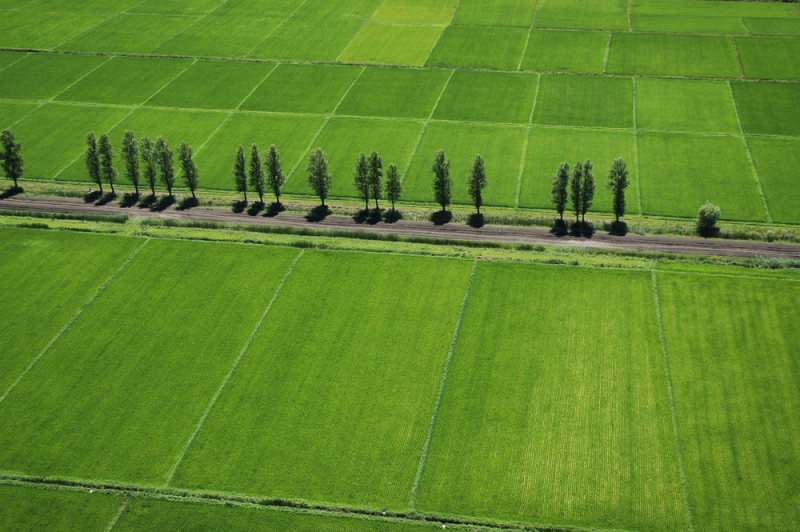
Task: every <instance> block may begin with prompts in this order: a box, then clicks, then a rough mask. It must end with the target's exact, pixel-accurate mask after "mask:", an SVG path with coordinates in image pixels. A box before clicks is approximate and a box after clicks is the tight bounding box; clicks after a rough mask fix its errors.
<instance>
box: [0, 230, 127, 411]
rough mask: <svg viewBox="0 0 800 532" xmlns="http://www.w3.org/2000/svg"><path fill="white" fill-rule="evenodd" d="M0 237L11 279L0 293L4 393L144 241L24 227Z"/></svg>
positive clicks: (1, 266)
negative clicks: (3, 317)
mask: <svg viewBox="0 0 800 532" xmlns="http://www.w3.org/2000/svg"><path fill="white" fill-rule="evenodd" d="M0 235H1V236H2V238H0V276H2V278H3V279H6V280H7V282H6V285H5V288H4V289H3V290H2V291H0V313H2V315H3V316H5V319H4V320H3V321H4V324H3V334H0V352H2V353H3V356H2V357H0V395H3V394H4V393H5V392H6V390H7V389H8V387H9V386H10V385H11V384H12V383H13V382H14V381H15V380H16V379H17V378H18V377H19V376H20V375H21V374H22V372H23V371H24V369H25V368H26V367H27V366H28V364H29V363H31V362H32V361H33V360H34V359H35V358H36V356H37V355H39V353H40V352H41V351H42V349H44V348H45V347H46V346H47V344H48V343H49V342H50V340H51V339H52V338H53V337H54V336H55V335H56V334H57V333H58V331H60V330H61V328H62V327H63V326H64V325H66V324H67V322H68V321H69V320H70V319H71V318H72V317H73V316H74V315H75V313H76V312H78V310H79V309H80V308H81V306H83V305H84V304H85V303H87V302H88V301H89V299H90V298H91V297H92V296H93V295H94V293H95V291H96V290H97V289H98V288H100V286H101V285H102V284H103V282H104V281H105V279H107V278H109V277H110V276H111V275H112V274H113V273H114V271H115V270H116V269H117V268H118V267H119V266H120V265H122V263H123V262H124V261H125V259H126V258H127V257H128V256H129V255H130V254H131V253H133V251H134V250H135V249H136V247H137V246H138V245H139V244H140V243H141V242H138V241H136V240H133V239H130V238H119V237H108V236H99V235H82V234H78V233H63V234H62V233H51V232H48V231H37V230H23V229H3V230H0ZM76 249H80V250H81V251H80V253H75V252H74V251H75V250H76ZM78 272H80V275H76V274H77V273H78ZM67 279H69V280H70V281H69V282H67V281H66V280H67ZM53 294H58V297H57V298H54V297H53Z"/></svg>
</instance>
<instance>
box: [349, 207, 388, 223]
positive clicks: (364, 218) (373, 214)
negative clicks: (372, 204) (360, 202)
mask: <svg viewBox="0 0 800 532" xmlns="http://www.w3.org/2000/svg"><path fill="white" fill-rule="evenodd" d="M382 219H383V211H382V210H380V209H361V210H360V211H358V213H357V214H356V215H355V216H353V221H354V222H356V223H358V224H369V225H375V224H377V223H379V222H380V221H381V220H382Z"/></svg>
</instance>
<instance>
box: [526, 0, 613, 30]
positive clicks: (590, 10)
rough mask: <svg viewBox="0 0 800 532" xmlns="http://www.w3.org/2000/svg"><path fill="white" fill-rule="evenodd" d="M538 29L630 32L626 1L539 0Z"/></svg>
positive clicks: (535, 25)
mask: <svg viewBox="0 0 800 532" xmlns="http://www.w3.org/2000/svg"><path fill="white" fill-rule="evenodd" d="M537 9H538V12H537V14H536V22H535V23H534V27H536V28H579V29H587V30H619V31H627V30H628V15H627V0H592V1H590V2H586V1H584V0H539V6H538V8H537Z"/></svg>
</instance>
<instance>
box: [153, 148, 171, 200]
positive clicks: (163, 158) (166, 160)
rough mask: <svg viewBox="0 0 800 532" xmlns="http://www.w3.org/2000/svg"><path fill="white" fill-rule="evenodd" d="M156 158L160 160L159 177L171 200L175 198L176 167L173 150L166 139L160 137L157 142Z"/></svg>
mask: <svg viewBox="0 0 800 532" xmlns="http://www.w3.org/2000/svg"><path fill="white" fill-rule="evenodd" d="M156 157H157V158H158V172H159V174H158V177H159V178H160V179H161V182H162V183H163V184H164V186H165V187H167V194H169V197H170V198H171V197H173V195H172V187H174V186H175V165H174V163H173V153H172V148H170V147H169V143H167V141H166V139H165V138H164V137H158V139H157V140H156Z"/></svg>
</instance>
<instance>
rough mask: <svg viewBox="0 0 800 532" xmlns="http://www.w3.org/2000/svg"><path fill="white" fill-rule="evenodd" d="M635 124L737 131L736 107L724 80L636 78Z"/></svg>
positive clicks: (680, 128)
mask: <svg viewBox="0 0 800 532" xmlns="http://www.w3.org/2000/svg"><path fill="white" fill-rule="evenodd" d="M636 125H637V126H638V127H639V128H641V129H661V130H672V131H707V132H715V131H716V132H726V133H738V132H739V120H738V118H736V107H735V105H734V103H733V98H731V91H730V89H729V88H728V84H727V82H724V81H695V80H682V79H656V78H639V79H637V80H636Z"/></svg>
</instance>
